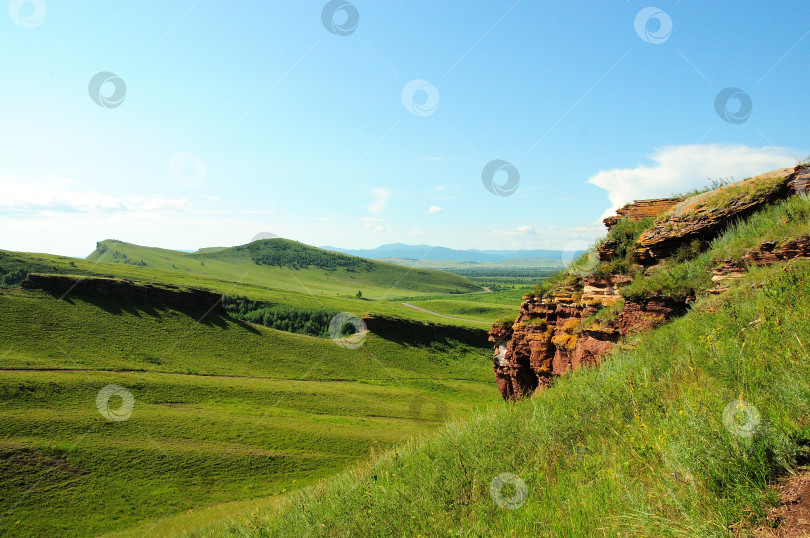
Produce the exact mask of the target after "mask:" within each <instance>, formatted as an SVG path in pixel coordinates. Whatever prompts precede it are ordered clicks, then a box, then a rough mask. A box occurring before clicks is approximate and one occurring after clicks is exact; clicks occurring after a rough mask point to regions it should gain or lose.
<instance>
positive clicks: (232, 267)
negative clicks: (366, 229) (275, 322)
mask: <svg viewBox="0 0 810 538" xmlns="http://www.w3.org/2000/svg"><path fill="white" fill-rule="evenodd" d="M284 247H289V248H287V249H284ZM307 261H313V262H314V264H312V265H307V266H306V267H304V262H307ZM28 272H40V273H63V274H80V275H98V276H107V277H115V278H126V279H130V280H134V281H143V282H156V283H163V284H173V285H178V286H185V287H196V288H203V289H209V290H212V291H215V292H217V293H222V294H227V295H238V296H243V297H249V298H250V299H253V300H259V301H266V302H271V303H274V304H282V305H290V306H293V307H298V308H318V307H323V308H327V309H331V310H337V311H342V312H351V313H353V314H355V315H358V316H362V315H363V314H383V315H395V316H399V317H406V318H411V319H416V320H420V321H433V322H442V323H451V324H456V325H465V326H471V327H478V328H487V327H488V326H489V318H488V317H487V316H486V315H478V316H466V318H467V319H466V320H463V319H457V320H449V319H447V318H441V317H438V316H435V315H432V314H430V313H426V312H421V311H417V310H414V309H411V308H408V307H406V306H403V305H402V303H403V302H406V301H408V300H410V299H412V298H419V297H425V296H431V297H434V296H439V297H440V296H445V297H447V298H448V299H453V298H459V297H463V296H464V295H465V294H476V293H480V292H481V291H485V290H484V288H483V287H482V286H480V285H479V284H476V283H474V282H472V281H471V280H469V279H467V278H466V277H463V276H459V275H454V274H451V273H446V272H443V271H436V270H429V269H412V268H406V267H402V266H399V265H394V264H389V263H384V262H378V261H373V260H365V259H363V258H357V257H353V256H348V255H344V254H340V253H334V252H329V251H324V250H321V249H316V248H314V247H309V246H306V245H301V244H299V243H295V242H292V241H287V240H284V239H270V240H262V241H256V242H253V243H251V244H249V245H244V246H241V247H231V248H214V249H204V251H203V252H198V253H185V252H179V251H174V250H165V249H157V248H151V247H142V246H138V245H132V244H129V243H122V242H120V241H113V240H108V241H102V242H100V243H99V244H98V249H97V250H96V251H94V252H93V253H92V254H91V255H90V256H88V258H87V259H85V260H83V259H78V258H70V257H66V256H55V255H50V254H31V253H21V252H8V251H0V284H6V285H13V284H17V283H19V282H20V281H21V280H22V279H23V278H25V275H26V273H28ZM358 291H361V292H362V298H358V297H357V292H358ZM392 297H396V298H397V300H396V301H391V300H388V299H390V298H392ZM502 306H503V305H502ZM459 317H460V318H461V317H463V316H459Z"/></svg>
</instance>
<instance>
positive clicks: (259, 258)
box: [87, 238, 481, 296]
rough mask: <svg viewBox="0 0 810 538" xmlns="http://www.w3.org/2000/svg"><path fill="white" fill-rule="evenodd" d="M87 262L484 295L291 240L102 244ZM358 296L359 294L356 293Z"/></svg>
mask: <svg viewBox="0 0 810 538" xmlns="http://www.w3.org/2000/svg"><path fill="white" fill-rule="evenodd" d="M87 260H88V261H98V262H104V263H123V264H131V265H140V266H144V267H151V268H154V269H159V270H164V271H180V272H184V273H188V274H194V275H201V276H206V277H209V278H216V279H220V280H227V281H233V282H245V283H255V284H258V285H266V286H271V287H276V286H282V285H287V286H288V287H291V288H293V289H297V290H299V291H304V290H302V287H305V286H306V284H311V285H313V286H315V285H317V288H318V290H319V291H329V290H340V291H344V290H346V289H347V287H348V288H349V289H355V288H359V289H362V288H364V287H365V288H366V290H367V291H368V293H366V291H364V294H366V295H372V296H374V295H385V294H387V293H389V292H397V293H401V292H411V293H468V292H473V291H481V287H480V286H478V285H476V284H474V283H472V282H470V281H469V280H467V279H465V278H463V277H459V276H457V275H452V274H448V273H443V272H441V271H432V270H427V269H420V270H418V271H409V270H408V269H403V268H402V267H401V266H398V265H394V264H390V263H385V262H379V261H373V260H367V259H363V258H359V257H357V256H349V255H346V254H342V253H337V252H330V251H326V250H323V249H319V248H316V247H311V246H309V245H304V244H301V243H298V242H296V241H290V240H287V239H281V238H276V239H263V240H259V241H254V242H252V243H249V244H247V245H242V246H237V247H230V248H212V249H202V250H201V251H197V252H194V253H186V252H180V251H174V250H166V249H159V248H152V247H143V246H139V245H133V244H130V243H124V242H121V241H115V240H106V241H101V242H99V243H98V245H97V247H96V250H95V251H93V252H92V253H91V254H90V255H89V256H88V257H87ZM356 291H357V290H356V289H355V292H356Z"/></svg>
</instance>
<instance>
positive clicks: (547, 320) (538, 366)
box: [489, 275, 686, 400]
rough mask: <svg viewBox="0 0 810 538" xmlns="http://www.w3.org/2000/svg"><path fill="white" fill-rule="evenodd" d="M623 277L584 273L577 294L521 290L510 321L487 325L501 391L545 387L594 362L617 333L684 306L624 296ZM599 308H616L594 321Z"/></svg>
mask: <svg viewBox="0 0 810 538" xmlns="http://www.w3.org/2000/svg"><path fill="white" fill-rule="evenodd" d="M626 279H627V277H624V276H621V275H620V276H616V277H609V278H607V279H597V278H591V277H588V278H585V279H584V286H583V293H581V294H579V293H574V294H564V293H556V294H553V295H552V296H551V297H546V298H541V297H536V296H533V295H527V296H525V297H524V298H523V303H522V304H521V305H520V315H519V316H518V317H517V319H516V320H515V322H514V323H513V324H512V325H511V326H503V325H493V327H492V330H491V331H490V333H489V340H490V342H492V343H493V344H494V347H495V356H494V371H495V380H496V382H497V384H498V390H499V391H500V393H501V396H502V397H503V398H504V399H506V400H510V399H517V398H521V397H524V396H529V395H531V394H532V393H534V392H535V391H539V390H543V389H545V388H546V387H548V386H549V385H550V383H551V381H552V379H553V378H554V377H556V376H559V375H562V374H565V373H567V372H570V371H575V370H578V369H580V368H582V367H583V366H588V365H592V366H598V365H599V364H600V361H601V357H602V356H604V355H606V354H607V353H608V352H609V351H610V350H611V349H612V347H613V345H614V344H616V342H617V341H618V340H619V338H620V337H622V336H625V335H627V334H630V333H633V332H638V331H642V330H647V329H651V328H653V327H656V326H658V325H660V324H661V323H664V322H666V321H668V320H670V319H672V318H673V317H675V316H678V315H682V314H683V313H684V312H685V310H686V302H685V301H674V300H663V299H662V300H649V301H641V302H632V301H624V300H622V299H621V296H620V295H619V294H618V292H617V286H618V285H619V284H620V283H624V281H625V280H626ZM603 308H612V309H615V310H616V311H618V313H617V315H616V316H614V317H611V318H607V319H606V320H605V321H600V320H599V319H598V318H597V317H594V315H595V314H597V312H599V311H600V310H601V309H603Z"/></svg>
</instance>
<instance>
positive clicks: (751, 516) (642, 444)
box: [195, 260, 810, 536]
mask: <svg viewBox="0 0 810 538" xmlns="http://www.w3.org/2000/svg"><path fill="white" fill-rule="evenodd" d="M808 288H810V261H807V260H801V261H797V262H792V263H790V264H788V266H787V269H783V267H782V266H778V267H771V268H767V269H754V270H752V271H751V272H750V273H749V274H748V275H747V276H746V277H745V279H744V280H743V281H742V282H740V283H739V285H737V286H735V288H733V289H732V291H730V292H728V293H727V294H726V295H724V296H721V297H719V298H708V299H704V300H703V301H701V302H699V303H698V304H697V305H696V306H695V308H693V310H692V311H691V312H690V313H689V314H687V315H686V316H684V317H683V318H680V319H678V320H675V321H674V322H672V323H671V324H668V325H665V326H663V327H661V328H659V329H658V330H656V331H654V332H652V333H648V334H646V335H644V336H641V337H638V338H637V340H636V341H635V342H634V344H635V349H619V348H616V349H615V350H614V351H613V353H612V354H611V356H610V357H609V359H608V360H605V361H604V362H603V366H602V367H601V368H600V369H585V370H582V371H580V372H579V373H577V374H576V375H570V376H564V377H562V378H560V379H559V380H558V381H557V382H556V383H555V384H554V385H553V387H552V388H551V389H549V390H546V391H544V392H543V393H541V394H540V395H538V396H537V397H535V398H534V399H531V400H527V401H523V402H521V403H518V404H514V405H509V406H507V407H506V408H504V409H499V410H492V411H490V412H487V413H482V414H480V415H478V416H476V417H475V418H473V419H471V420H467V421H465V422H458V423H454V424H452V425H450V426H448V427H447V428H446V430H445V431H444V432H443V434H442V435H440V436H435V437H431V438H429V439H426V440H420V441H414V442H410V443H408V444H406V445H404V446H401V447H399V448H397V449H396V450H394V451H391V452H388V453H386V454H385V455H383V456H382V457H380V458H378V459H377V460H376V461H374V462H372V463H371V464H369V465H367V466H365V467H360V468H356V469H355V470H353V471H351V472H347V473H344V474H343V475H341V476H340V477H339V478H338V479H336V480H332V481H329V482H326V483H324V484H321V485H319V486H317V487H313V488H310V489H307V490H306V491H305V492H303V493H301V494H300V495H297V496H295V497H293V498H291V499H290V500H289V501H288V502H286V503H285V504H284V505H283V506H282V507H281V508H280V509H266V510H260V511H258V512H257V513H256V514H254V515H253V516H251V517H248V518H244V519H241V520H237V521H232V522H227V523H223V524H221V525H219V526H217V527H212V528H211V529H209V530H208V531H205V532H200V533H195V535H205V534H209V533H210V534H216V535H228V536H290V535H296V536H382V535H392V534H393V535H412V536H416V535H422V536H436V535H442V536H462V535H464V536H508V535H517V536H526V535H553V536H573V535H581V534H582V533H586V534H591V535H608V536H610V535H617V534H619V533H622V534H632V535H644V536H650V535H656V536H695V535H701V536H707V535H725V534H728V533H729V532H730V529H731V528H732V526H734V525H736V524H737V523H738V522H740V521H743V520H745V521H746V522H747V523H746V525H752V526H753V525H755V524H758V523H761V522H762V521H763V518H764V511H765V509H766V507H767V504H768V503H769V502H773V501H775V499H773V498H772V495H771V494H770V493H769V490H768V489H767V485H768V483H769V481H771V480H773V479H774V478H775V477H777V476H778V475H780V474H782V473H785V472H787V471H788V470H789V469H791V468H792V466H793V465H795V464H796V462H797V460H798V459H799V458H801V457H802V456H803V455H804V454H806V447H807V445H808V443H810V420H808V418H807V417H808V416H810V403H808V402H810V356H809V355H808V346H810V327H808V325H807V323H806V320H807V319H808V318H810V301H808V300H807V299H808V297H807V290H808ZM738 401H744V402H746V403H745V404H740V405H753V406H755V407H756V410H757V411H756V413H753V412H750V414H748V415H746V414H745V412H748V411H746V410H751V409H752V408H751V407H742V408H740V407H737V408H736V409H737V413H734V412H729V410H731V411H734V409H735V408H734V405H735V404H734V402H738ZM729 406H731V407H729ZM740 409H742V410H743V411H744V412H743V413H741V412H740ZM502 473H511V474H513V475H515V476H517V477H519V478H520V479H521V481H522V482H523V483H525V488H526V489H525V493H526V496H525V503H523V502H521V501H522V497H521V496H520V495H517V496H515V497H513V498H512V499H511V500H512V501H514V504H513V505H512V506H511V507H512V508H514V509H505V508H502V507H501V506H499V504H498V503H496V502H495V501H497V500H499V499H501V500H502V499H503V497H504V496H505V497H506V498H507V499H506V500H507V501H509V500H510V499H509V498H510V497H512V496H513V493H515V491H516V490H515V489H514V488H513V487H511V486H510V487H507V488H504V489H503V490H501V492H500V495H501V497H499V493H498V491H497V488H495V490H494V491H493V489H492V484H493V480H494V479H495V478H496V477H497V476H499V475H502ZM496 485H497V484H496ZM518 486H520V483H518ZM501 504H503V503H501Z"/></svg>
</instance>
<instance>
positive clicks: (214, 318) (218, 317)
mask: <svg viewBox="0 0 810 538" xmlns="http://www.w3.org/2000/svg"><path fill="white" fill-rule="evenodd" d="M42 291H44V292H45V293H47V294H48V295H50V296H51V297H53V298H54V299H57V300H62V301H64V302H66V303H68V304H70V305H75V304H76V303H75V302H74V300H73V298H74V297H75V298H79V299H81V300H82V301H84V302H86V303H89V304H92V305H93V306H95V307H97V308H100V309H101V310H103V311H105V312H107V313H108V314H112V315H114V316H121V315H123V314H129V315H131V316H135V317H138V318H140V317H143V316H144V315H145V316H149V317H152V318H155V319H159V318H161V317H164V316H165V314H166V312H169V311H172V312H178V313H180V314H184V315H185V316H187V317H188V318H189V320H190V321H194V322H197V323H200V324H201V325H205V326H208V327H218V328H220V329H223V330H229V329H230V325H229V322H230V323H231V324H233V325H236V326H238V327H239V328H240V329H243V330H245V331H248V332H250V333H253V334H261V333H260V331H259V330H258V329H256V328H255V327H253V326H251V325H249V324H248V323H245V322H244V321H242V320H238V319H234V318H232V317H230V316H229V315H228V314H227V313H225V312H223V311H222V310H221V305H219V304H215V305H211V307H209V308H202V307H185V308H184V307H179V306H174V305H168V304H164V303H160V302H156V301H150V300H148V299H147V300H144V299H133V300H126V299H121V298H117V297H111V296H98V295H89V294H79V293H71V294H67V295H65V292H64V291H61V292H60V291H53V290H42Z"/></svg>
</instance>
